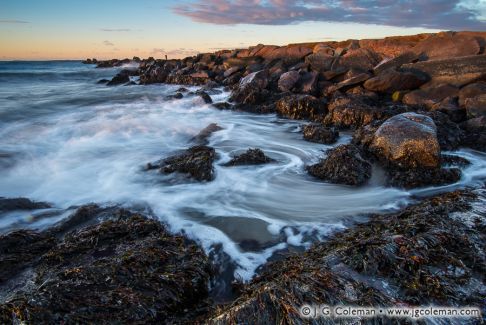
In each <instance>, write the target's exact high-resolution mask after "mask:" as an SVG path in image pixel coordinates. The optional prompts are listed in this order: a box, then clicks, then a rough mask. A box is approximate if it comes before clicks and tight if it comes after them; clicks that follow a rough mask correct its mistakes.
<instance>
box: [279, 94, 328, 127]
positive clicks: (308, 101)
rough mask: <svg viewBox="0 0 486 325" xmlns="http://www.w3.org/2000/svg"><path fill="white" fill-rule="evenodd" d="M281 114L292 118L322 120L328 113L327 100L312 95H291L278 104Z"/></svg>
mask: <svg viewBox="0 0 486 325" xmlns="http://www.w3.org/2000/svg"><path fill="white" fill-rule="evenodd" d="M276 110H277V113H278V114H279V115H280V116H283V117H287V118H291V119H308V120H313V121H322V120H323V119H324V116H325V115H326V114H327V105H326V102H325V101H324V100H322V99H318V98H316V97H314V96H311V95H291V96H286V97H284V98H282V99H280V100H279V101H278V102H277V104H276Z"/></svg>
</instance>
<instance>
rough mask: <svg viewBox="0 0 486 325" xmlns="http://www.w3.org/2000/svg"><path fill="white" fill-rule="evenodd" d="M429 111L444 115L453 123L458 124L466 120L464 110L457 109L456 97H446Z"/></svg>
mask: <svg viewBox="0 0 486 325" xmlns="http://www.w3.org/2000/svg"><path fill="white" fill-rule="evenodd" d="M430 110H431V111H438V112H442V113H444V114H446V115H447V116H448V117H449V118H450V120H451V121H453V122H455V123H460V122H462V121H464V120H465V119H466V110H465V109H464V108H462V107H459V104H458V101H457V97H446V98H444V99H443V100H442V101H441V102H439V103H437V104H434V105H432V107H431V108H430Z"/></svg>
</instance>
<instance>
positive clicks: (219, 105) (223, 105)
mask: <svg viewBox="0 0 486 325" xmlns="http://www.w3.org/2000/svg"><path fill="white" fill-rule="evenodd" d="M213 106H214V107H215V108H217V109H220V110H225V109H231V108H232V107H233V105H231V104H230V103H228V102H219V103H214V104H213Z"/></svg>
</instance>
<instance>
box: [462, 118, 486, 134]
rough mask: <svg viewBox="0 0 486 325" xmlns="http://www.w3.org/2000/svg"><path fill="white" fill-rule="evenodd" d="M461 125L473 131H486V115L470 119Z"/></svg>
mask: <svg viewBox="0 0 486 325" xmlns="http://www.w3.org/2000/svg"><path fill="white" fill-rule="evenodd" d="M461 127H462V128H464V129H465V130H467V131H469V132H472V133H479V132H484V131H486V116H480V117H476V118H472V119H469V120H467V121H465V122H464V123H462V124H461Z"/></svg>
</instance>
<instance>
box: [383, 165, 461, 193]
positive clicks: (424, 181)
mask: <svg viewBox="0 0 486 325" xmlns="http://www.w3.org/2000/svg"><path fill="white" fill-rule="evenodd" d="M386 174H387V184H388V185H390V186H394V187H399V188H404V189H413V188H419V187H427V186H440V185H447V184H452V183H456V182H458V181H459V180H460V179H461V175H462V173H461V170H460V169H459V168H433V169H420V168H412V169H401V168H390V169H388V170H387V171H386Z"/></svg>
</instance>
